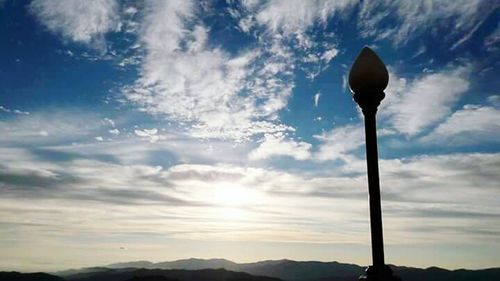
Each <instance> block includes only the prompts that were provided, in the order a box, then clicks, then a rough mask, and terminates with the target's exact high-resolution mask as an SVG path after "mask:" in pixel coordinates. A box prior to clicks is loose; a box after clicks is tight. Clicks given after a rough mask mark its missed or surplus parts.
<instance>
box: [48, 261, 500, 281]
mask: <svg viewBox="0 0 500 281" xmlns="http://www.w3.org/2000/svg"><path fill="white" fill-rule="evenodd" d="M138 268H142V269H141V270H143V271H144V272H148V275H152V274H154V272H155V270H173V271H175V270H179V269H183V270H184V271H183V272H186V274H188V273H187V272H193V271H194V272H197V271H200V270H201V271H202V272H203V269H219V270H220V269H225V270H226V271H225V272H232V273H236V272H244V273H248V274H251V275H253V276H267V277H272V278H277V279H279V280H284V281H346V280H358V277H359V276H360V275H361V274H363V273H364V271H365V267H363V266H359V265H355V264H347V263H339V262H318V261H293V260H286V259H285V260H269V261H260V262H255V263H235V262H232V261H229V260H225V259H206V260H205V259H184V260H177V261H168V262H158V263H153V262H148V261H137V262H126V263H115V264H111V265H108V266H107V268H106V267H97V268H93V269H97V270H96V271H94V272H92V271H91V270H90V269H89V268H87V269H82V270H81V271H80V273H79V274H77V275H75V274H74V273H75V272H78V270H73V271H65V272H59V273H57V274H58V275H60V276H63V277H65V278H66V279H67V280H75V281H76V280H82V281H83V280H85V281H86V280H97V281H101V280H100V279H92V278H91V277H92V276H94V277H96V276H98V275H99V274H101V273H102V274H104V275H110V274H111V275H113V274H116V273H117V272H122V273H124V272H134V271H136V270H138ZM391 268H392V270H393V271H394V273H395V274H396V275H397V276H400V277H401V278H402V279H403V280H404V281H422V280H425V281H438V280H439V281H445V280H450V281H451V280H453V281H471V280H474V281H497V280H500V268H491V269H482V270H466V269H459V270H447V269H443V268H438V267H429V268H427V269H421V268H412V267H403V266H391ZM188 269H189V270H188ZM148 270H149V271H148ZM69 272H72V273H71V274H68V273H69ZM113 272H114V273H113ZM215 272H218V271H215ZM127 274H128V273H127ZM127 274H124V275H127ZM194 274H197V273H194ZM212 274H215V275H217V274H219V275H218V276H219V277H220V276H221V272H218V273H217V274H216V273H212ZM228 274H230V273H228ZM156 275H158V274H156ZM160 275H161V276H164V277H168V278H181V277H182V276H179V275H164V274H160ZM76 276H79V277H80V279H78V278H76V279H75V277H76ZM85 276H86V277H88V278H87V279H84V278H83V277H85ZM127 276H128V278H132V277H133V276H132V275H130V274H128V275H127ZM138 277H140V276H138ZM207 278H208V277H207ZM242 278H243V277H242ZM257 278H262V277H257ZM277 279H271V280H277ZM106 280H108V279H106ZM110 280H111V279H110ZM112 280H113V281H114V280H116V281H125V280H127V279H121V280H119V279H112ZM179 280H183V279H179ZM202 280H219V279H203V278H200V279H199V281H202ZM220 280H226V279H220ZM227 280H232V279H227ZM237 280H265V279H237ZM103 281H104V280H103Z"/></svg>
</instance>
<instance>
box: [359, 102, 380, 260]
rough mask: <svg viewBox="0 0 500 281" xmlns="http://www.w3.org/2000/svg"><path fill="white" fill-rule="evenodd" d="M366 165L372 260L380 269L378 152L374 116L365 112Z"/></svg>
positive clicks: (371, 112) (372, 113)
mask: <svg viewBox="0 0 500 281" xmlns="http://www.w3.org/2000/svg"><path fill="white" fill-rule="evenodd" d="M363 113H364V116H365V137H366V164H367V168H368V169H367V171H368V193H369V198H370V227H371V238H372V260H373V265H374V266H375V267H382V266H384V264H385V261H384V239H383V233H382V208H381V203H380V201H381V200H380V184H379V175H378V151H377V131H376V126H377V125H376V116H375V115H376V114H375V112H373V111H370V112H365V111H363Z"/></svg>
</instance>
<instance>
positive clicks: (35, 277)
mask: <svg viewBox="0 0 500 281" xmlns="http://www.w3.org/2000/svg"><path fill="white" fill-rule="evenodd" d="M0 280H1V281H64V279H62V278H61V277H58V276H54V275H50V274H47V273H42V272H37V273H19V272H15V271H12V272H0Z"/></svg>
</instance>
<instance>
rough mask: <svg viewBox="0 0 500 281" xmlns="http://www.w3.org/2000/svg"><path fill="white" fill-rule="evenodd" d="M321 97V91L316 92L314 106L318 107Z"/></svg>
mask: <svg viewBox="0 0 500 281" xmlns="http://www.w3.org/2000/svg"><path fill="white" fill-rule="evenodd" d="M320 97H321V93H316V94H315V95H314V107H318V105H319V98H320Z"/></svg>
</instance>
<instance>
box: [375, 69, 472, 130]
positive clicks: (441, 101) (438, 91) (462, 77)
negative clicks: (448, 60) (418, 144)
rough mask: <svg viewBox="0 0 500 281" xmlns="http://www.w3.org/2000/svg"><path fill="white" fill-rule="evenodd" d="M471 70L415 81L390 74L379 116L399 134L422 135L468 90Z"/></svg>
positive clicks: (441, 72) (456, 70)
mask: <svg viewBox="0 0 500 281" xmlns="http://www.w3.org/2000/svg"><path fill="white" fill-rule="evenodd" d="M469 73H470V68H469V67H457V68H454V69H450V70H448V69H445V70H442V71H440V72H435V73H429V74H422V75H420V76H417V77H416V78H414V79H413V80H407V79H405V78H401V77H398V75H397V74H395V73H391V79H390V81H389V85H388V87H387V89H386V90H385V92H386V98H385V99H384V100H383V101H382V103H381V105H380V110H379V116H380V117H381V119H382V120H384V119H385V120H386V121H387V122H388V123H389V124H390V126H392V127H393V128H394V129H396V130H397V131H398V132H399V133H401V134H404V135H407V136H410V137H412V136H415V135H418V134H421V133H422V132H423V130H425V129H427V128H429V126H432V125H435V124H436V123H438V122H440V121H442V120H444V119H445V118H446V117H447V116H448V115H449V114H450V113H451V112H452V108H453V107H454V106H455V105H456V104H457V102H458V101H459V99H460V98H461V97H462V95H463V94H464V93H465V92H466V91H467V90H468V89H469V85H470V81H469Z"/></svg>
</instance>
